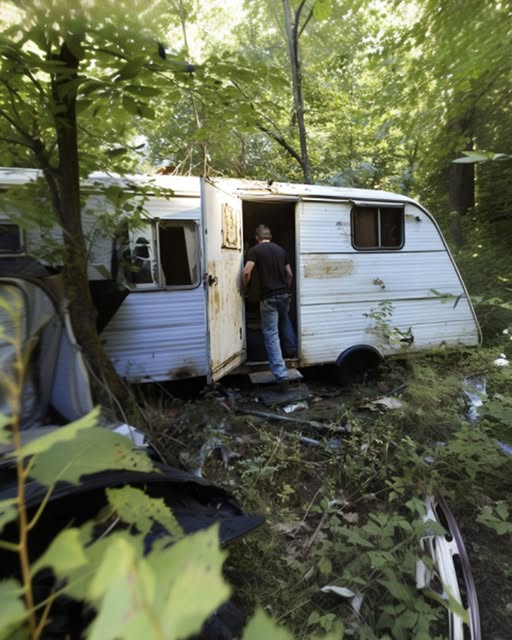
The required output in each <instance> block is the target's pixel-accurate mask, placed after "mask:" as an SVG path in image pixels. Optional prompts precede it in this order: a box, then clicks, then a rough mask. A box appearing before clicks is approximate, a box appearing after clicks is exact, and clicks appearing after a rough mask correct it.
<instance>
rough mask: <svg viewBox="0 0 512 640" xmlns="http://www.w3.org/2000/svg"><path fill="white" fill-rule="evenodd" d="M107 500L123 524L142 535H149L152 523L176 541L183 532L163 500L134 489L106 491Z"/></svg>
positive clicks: (125, 488) (124, 488)
mask: <svg viewBox="0 0 512 640" xmlns="http://www.w3.org/2000/svg"><path fill="white" fill-rule="evenodd" d="M106 493H107V498H108V501H109V503H110V505H111V506H112V508H113V509H114V510H115V511H116V513H117V515H118V516H119V517H120V518H121V520H122V521H123V522H126V523H128V524H133V525H135V526H136V528H137V529H138V530H139V531H140V533H141V534H142V535H146V534H147V533H149V531H150V529H151V527H152V526H153V523H154V522H159V523H160V524H161V525H162V526H164V527H165V528H166V529H167V531H168V532H169V535H170V536H172V538H174V540H178V539H179V538H182V537H183V530H182V528H181V527H180V525H179V523H178V521H177V520H176V518H175V517H174V515H173V513H172V512H171V510H170V509H169V507H168V506H167V505H166V504H165V502H164V500H163V498H151V497H149V496H147V495H146V494H145V493H144V491H141V490H140V489H136V488H134V487H123V488H122V489H107V491H106Z"/></svg>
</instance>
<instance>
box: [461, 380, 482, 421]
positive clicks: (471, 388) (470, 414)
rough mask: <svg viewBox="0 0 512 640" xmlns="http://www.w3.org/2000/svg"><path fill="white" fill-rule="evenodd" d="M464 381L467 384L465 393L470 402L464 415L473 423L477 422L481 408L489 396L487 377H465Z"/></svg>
mask: <svg viewBox="0 0 512 640" xmlns="http://www.w3.org/2000/svg"><path fill="white" fill-rule="evenodd" d="M464 383H465V385H466V388H465V389H464V395H465V396H466V399H467V403H468V409H467V411H466V414H465V416H464V417H465V418H466V420H467V421H468V422H470V423H471V424H475V422H478V420H479V419H480V413H479V409H480V407H482V406H483V404H484V400H485V399H486V398H487V389H486V382H485V378H481V377H474V378H464Z"/></svg>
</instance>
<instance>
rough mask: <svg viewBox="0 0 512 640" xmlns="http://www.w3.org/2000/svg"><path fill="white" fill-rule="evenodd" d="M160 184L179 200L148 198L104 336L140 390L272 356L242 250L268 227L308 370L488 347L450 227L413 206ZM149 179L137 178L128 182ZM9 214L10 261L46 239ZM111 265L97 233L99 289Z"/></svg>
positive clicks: (356, 194) (252, 187)
mask: <svg viewBox="0 0 512 640" xmlns="http://www.w3.org/2000/svg"><path fill="white" fill-rule="evenodd" d="M30 177H33V174H30V172H27V171H26V170H13V169H3V170H0V188H3V189H6V188H9V186H10V185H13V184H20V183H22V182H23V181H27V180H28V179H29V178H30ZM98 180H100V181H104V183H105V184H107V183H112V181H113V180H114V179H112V178H107V177H105V176H100V177H98V176H96V178H95V181H96V182H97V181H98ZM152 180H153V184H155V185H156V186H158V187H159V188H168V189H171V190H172V194H173V195H172V196H171V197H170V198H163V197H151V198H149V200H148V201H147V202H146V204H145V209H146V210H147V212H148V217H147V219H146V221H145V223H144V225H143V226H142V227H139V228H137V229H136V230H134V231H130V232H129V242H128V244H127V247H128V254H129V259H130V260H131V263H132V264H135V265H136V268H135V269H132V270H128V271H126V272H125V274H124V276H125V277H124V281H123V286H124V287H125V288H126V291H129V295H127V296H126V298H125V299H124V301H123V302H122V304H121V306H120V307H119V308H118V309H117V311H116V312H115V314H114V315H113V317H112V318H111V319H110V320H109V322H108V324H107V326H106V327H105V329H104V330H103V331H102V339H103V341H104V344H105V348H106V350H107V353H108V354H109V355H110V357H111V359H112V361H113V363H114V365H115V366H116V368H117V370H118V372H119V373H120V374H121V375H122V376H124V377H126V378H127V379H128V380H129V381H131V382H144V381H163V380H176V379H180V378H188V377H195V376H206V377H207V379H208V380H210V381H216V380H218V379H220V378H221V377H222V376H224V375H226V374H227V373H229V372H231V371H233V370H235V369H236V368H237V367H239V366H240V365H242V364H243V363H244V362H246V361H247V359H248V358H249V360H251V361H255V360H257V361H259V360H264V359H265V356H264V354H262V353H261V344H260V342H261V340H260V333H259V317H258V305H257V294H256V292H254V291H253V293H252V294H250V295H249V298H248V299H244V298H243V297H242V296H241V295H240V275H241V269H242V266H243V262H244V255H245V253H246V251H247V249H248V248H249V246H250V245H251V244H252V243H253V242H254V230H255V228H256V226H257V225H258V224H261V223H264V224H267V225H268V226H270V228H271V229H272V233H273V239H274V241H275V242H277V243H279V244H281V245H282V246H283V247H284V248H285V249H286V250H287V252H288V255H289V257H290V262H291V265H292V268H293V271H294V273H295V274H296V277H295V282H294V291H293V303H292V309H291V318H292V322H293V324H294V326H295V329H296V331H297V336H298V355H297V361H296V365H297V366H299V367H305V366H310V365H320V364H333V363H334V364H337V365H338V371H340V372H341V374H342V375H345V374H349V373H350V371H351V370H353V369H357V368H362V367H366V366H372V365H374V364H376V362H377V361H378V360H380V359H381V358H382V357H383V356H385V355H388V354H392V353H397V352H400V351H407V352H412V351H418V350H425V349H430V348H434V347H457V346H460V345H476V344H479V342H480V340H481V334H480V329H479V326H478V322H477V319H476V316H475V313H474V310H473V307H472V305H471V301H470V299H469V296H468V293H467V291H466V288H465V286H464V283H463V281H462V278H461V276H460V273H459V271H458V269H457V267H456V265H455V262H454V260H453V257H452V255H451V254H450V251H449V249H448V246H447V244H446V242H445V240H444V238H443V236H442V234H441V232H440V230H439V227H438V225H437V224H436V222H435V221H434V219H433V218H432V216H431V215H430V214H429V213H428V212H427V211H426V210H425V209H424V208H423V207H421V206H420V205H419V204H418V203H417V202H415V201H414V200H412V199H411V198H408V197H406V196H402V195H399V194H396V193H389V192H385V191H371V190H365V189H351V188H338V187H328V186H319V185H301V184H285V183H265V182H258V181H252V180H237V179H213V180H212V179H200V178H191V177H170V176H157V177H154V178H152ZM147 181H148V178H144V177H141V176H134V177H131V178H130V180H129V181H118V183H119V184H124V185H125V188H128V187H127V186H126V185H128V184H134V183H137V182H139V183H140V182H147ZM95 199H96V200H95ZM0 202H1V201H0ZM105 206H106V205H105V202H104V201H102V197H101V195H94V194H93V193H91V195H89V198H88V206H87V209H88V211H89V213H87V214H86V215H85V216H84V226H85V227H86V229H92V228H93V227H94V219H95V212H96V211H100V210H104V209H105ZM4 209H5V207H4V208H2V209H1V210H0V217H1V219H3V221H4V222H3V227H2V228H3V229H4V234H3V236H2V235H0V254H1V255H2V256H4V257H6V256H8V255H10V256H12V255H13V253H16V252H17V253H18V254H22V253H24V252H26V253H31V251H32V250H33V247H34V245H37V244H38V243H39V242H40V240H39V239H38V238H37V237H35V235H34V232H28V233H26V234H23V233H22V232H21V231H19V230H18V229H17V225H16V224H14V225H13V223H12V221H11V222H9V221H8V220H7V218H6V215H7V213H6V211H5V210H4ZM0 224H2V223H1V220H0ZM0 231H1V229H0ZM17 234H18V235H17ZM2 238H3V239H2ZM113 257H114V256H113V249H112V242H111V240H110V239H107V238H104V237H99V236H97V235H96V237H94V238H92V240H91V249H90V272H89V276H90V279H91V282H92V283H94V282H97V281H100V280H105V278H107V277H108V276H107V275H106V274H107V273H108V272H111V271H112V262H113Z"/></svg>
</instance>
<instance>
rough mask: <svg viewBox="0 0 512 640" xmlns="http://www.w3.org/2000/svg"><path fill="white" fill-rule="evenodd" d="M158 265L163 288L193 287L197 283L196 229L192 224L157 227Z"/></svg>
mask: <svg viewBox="0 0 512 640" xmlns="http://www.w3.org/2000/svg"><path fill="white" fill-rule="evenodd" d="M158 234H159V243H160V265H161V268H162V275H163V282H162V285H163V286H167V287H180V286H193V285H196V284H197V283H198V273H199V271H198V266H197V255H198V251H197V227H196V225H195V224H194V223H193V222H188V221H187V222H182V223H166V222H160V225H159V230H158Z"/></svg>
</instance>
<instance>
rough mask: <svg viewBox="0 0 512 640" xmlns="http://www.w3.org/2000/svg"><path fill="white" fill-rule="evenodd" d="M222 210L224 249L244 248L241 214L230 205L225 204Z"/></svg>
mask: <svg viewBox="0 0 512 640" xmlns="http://www.w3.org/2000/svg"><path fill="white" fill-rule="evenodd" d="M221 210H222V247H223V248H224V249H238V250H240V248H241V246H242V240H241V238H242V224H241V215H240V212H239V211H237V210H236V209H234V208H233V207H232V206H231V205H230V204H229V203H227V202H223V203H222V206H221Z"/></svg>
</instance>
